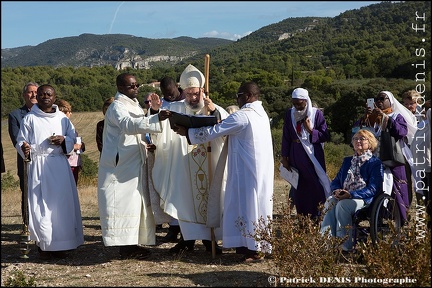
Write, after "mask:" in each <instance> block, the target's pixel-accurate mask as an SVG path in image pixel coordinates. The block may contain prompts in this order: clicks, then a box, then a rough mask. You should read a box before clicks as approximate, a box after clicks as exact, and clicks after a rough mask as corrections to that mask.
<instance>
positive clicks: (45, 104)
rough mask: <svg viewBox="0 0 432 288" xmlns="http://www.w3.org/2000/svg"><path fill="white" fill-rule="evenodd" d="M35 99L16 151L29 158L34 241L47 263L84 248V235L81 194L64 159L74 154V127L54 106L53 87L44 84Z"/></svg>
mask: <svg viewBox="0 0 432 288" xmlns="http://www.w3.org/2000/svg"><path fill="white" fill-rule="evenodd" d="M37 99H38V104H35V105H34V106H33V107H32V110H31V111H30V112H29V113H28V114H27V115H26V116H25V117H24V118H23V122H22V125H21V128H20V132H19V134H18V137H17V144H16V146H15V148H16V149H17V151H18V153H19V154H20V155H21V157H23V159H26V158H29V159H30V162H29V163H28V164H26V163H25V165H28V166H27V167H28V168H27V173H28V178H27V179H28V212H29V227H28V228H29V232H30V240H34V241H35V242H36V245H37V246H38V247H39V253H40V256H41V258H43V259H49V258H50V257H51V256H55V257H56V256H60V254H56V253H55V252H62V251H65V250H73V249H76V248H77V247H78V246H80V245H82V244H83V243H84V235H83V226H82V218H81V209H80V203H79V199H78V190H77V186H76V184H75V179H74V176H73V174H72V171H71V169H70V165H69V162H68V160H67V157H66V154H68V153H71V152H72V151H73V147H74V143H75V128H74V126H73V125H72V123H71V121H70V120H69V119H68V118H67V117H66V115H65V114H64V113H63V112H61V111H60V110H59V109H58V106H57V105H55V104H53V103H54V101H55V91H54V88H52V87H51V86H50V85H42V86H40V87H39V88H38V91H37ZM53 135H54V136H53ZM51 136H52V137H51ZM50 138H52V139H50ZM63 256H66V255H65V254H64V255H62V256H60V257H62V258H63Z"/></svg>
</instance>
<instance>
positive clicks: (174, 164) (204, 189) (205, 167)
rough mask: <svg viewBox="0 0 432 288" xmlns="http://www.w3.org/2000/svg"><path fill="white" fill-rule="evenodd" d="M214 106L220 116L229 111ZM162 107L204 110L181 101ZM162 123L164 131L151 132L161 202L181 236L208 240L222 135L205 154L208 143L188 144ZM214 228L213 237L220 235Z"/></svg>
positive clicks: (177, 110) (179, 110)
mask: <svg viewBox="0 0 432 288" xmlns="http://www.w3.org/2000/svg"><path fill="white" fill-rule="evenodd" d="M215 107H216V109H217V110H218V111H219V112H220V113H221V118H222V119H224V118H226V117H227V116H228V115H229V114H228V113H227V112H226V111H225V109H223V108H222V107H220V106H218V105H215ZM165 109H167V110H171V111H175V112H180V113H185V114H190V115H191V114H203V112H204V110H205V109H201V111H199V112H197V113H193V112H192V111H190V110H189V109H188V108H187V106H186V104H185V103H184V101H181V102H171V103H170V105H168V106H167V107H166V108H165ZM163 125H164V128H163V130H164V131H163V133H161V134H155V135H152V139H153V143H154V144H155V145H156V150H155V164H154V166H153V170H152V177H153V185H154V188H155V190H156V191H157V193H158V194H159V195H160V198H161V203H160V205H161V207H162V208H163V210H164V211H165V213H167V214H168V215H170V216H171V217H173V218H175V219H178V220H179V225H180V230H181V232H182V236H183V238H184V240H211V230H210V228H208V227H206V220H207V200H208V192H209V185H210V181H211V179H210V177H211V176H212V175H213V174H214V172H215V168H216V164H217V161H218V159H219V155H220V152H221V151H222V147H223V141H224V139H223V138H222V137H218V138H215V139H213V141H211V143H210V144H211V145H210V146H211V153H210V156H211V157H210V158H208V153H207V146H208V143H204V144H201V145H189V144H188V142H187V139H186V137H183V136H179V135H178V134H177V133H175V132H174V131H173V130H172V129H171V126H170V124H169V121H166V123H163ZM209 159H210V167H211V171H209V162H208V160H209ZM209 172H211V173H209ZM221 209H222V208H221ZM214 232H215V237H216V240H219V239H221V229H220V228H219V229H214Z"/></svg>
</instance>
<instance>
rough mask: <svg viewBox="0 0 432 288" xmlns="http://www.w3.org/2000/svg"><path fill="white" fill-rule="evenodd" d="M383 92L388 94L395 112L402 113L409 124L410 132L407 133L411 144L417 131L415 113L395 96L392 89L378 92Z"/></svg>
mask: <svg viewBox="0 0 432 288" xmlns="http://www.w3.org/2000/svg"><path fill="white" fill-rule="evenodd" d="M381 93H384V94H386V95H387V97H388V98H389V100H390V105H391V108H392V111H393V113H396V114H401V115H402V117H403V118H404V119H405V121H406V122H407V126H408V134H407V138H408V144H411V142H412V139H413V138H414V134H415V132H416V131H417V120H416V118H415V116H414V114H413V113H412V112H411V111H410V110H408V108H406V107H405V106H404V105H402V104H401V103H400V102H399V101H398V100H397V99H396V98H395V97H394V96H393V93H391V92H390V91H381V92H379V93H378V94H381Z"/></svg>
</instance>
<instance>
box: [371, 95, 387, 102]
mask: <svg viewBox="0 0 432 288" xmlns="http://www.w3.org/2000/svg"><path fill="white" fill-rule="evenodd" d="M374 99H375V102H378V101H381V102H384V101H385V100H386V99H389V98H388V97H384V96H381V97H376V98H374Z"/></svg>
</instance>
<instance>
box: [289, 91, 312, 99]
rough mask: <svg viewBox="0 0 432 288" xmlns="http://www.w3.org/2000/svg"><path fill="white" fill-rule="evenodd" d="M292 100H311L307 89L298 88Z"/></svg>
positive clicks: (293, 93)
mask: <svg viewBox="0 0 432 288" xmlns="http://www.w3.org/2000/svg"><path fill="white" fill-rule="evenodd" d="M292 98H293V99H304V100H307V99H309V92H308V91H307V90H306V89H303V88H296V89H294V91H293V92H292Z"/></svg>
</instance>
